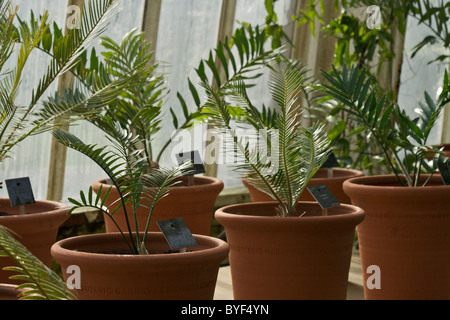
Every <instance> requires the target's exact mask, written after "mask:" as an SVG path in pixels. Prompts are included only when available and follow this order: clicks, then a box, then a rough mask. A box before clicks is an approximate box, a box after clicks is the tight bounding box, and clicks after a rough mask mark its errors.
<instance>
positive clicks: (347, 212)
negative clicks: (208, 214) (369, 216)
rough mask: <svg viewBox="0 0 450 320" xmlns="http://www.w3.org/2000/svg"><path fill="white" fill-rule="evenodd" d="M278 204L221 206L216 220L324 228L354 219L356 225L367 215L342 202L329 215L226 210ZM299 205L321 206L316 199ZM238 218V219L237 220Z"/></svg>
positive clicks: (261, 203) (242, 209) (358, 208)
mask: <svg viewBox="0 0 450 320" xmlns="http://www.w3.org/2000/svg"><path fill="white" fill-rule="evenodd" d="M277 204H278V202H277V201H267V202H250V203H242V204H234V205H230V206H226V207H223V208H219V209H218V210H217V211H216V212H215V217H216V220H217V221H218V222H219V223H223V224H227V223H233V224H234V222H231V221H234V220H236V222H235V224H236V225H240V224H243V223H244V224H246V223H250V224H253V225H255V224H256V223H257V222H260V223H261V225H270V226H271V227H276V226H284V227H292V228H298V227H299V226H301V227H305V228H308V227H309V226H313V225H317V224H321V225H323V227H324V228H328V227H331V228H333V227H334V226H336V225H337V224H339V223H346V222H350V221H353V223H354V224H355V225H357V224H359V223H360V222H361V221H362V220H363V219H364V217H365V212H364V210H363V209H361V208H360V207H357V206H354V205H351V204H341V205H340V206H338V207H333V208H329V209H328V215H327V216H303V217H279V216H275V215H273V216H271V215H270V216H261V215H254V214H249V215H247V214H239V213H232V212H226V211H227V210H241V211H245V209H246V208H249V207H252V208H253V210H255V208H256V209H257V210H258V209H259V208H261V209H263V208H267V207H274V208H275V207H276V206H277ZM299 205H303V206H306V207H308V206H309V207H311V206H313V207H316V209H317V207H319V208H320V205H319V204H318V203H317V202H314V201H299ZM237 220H238V221H237Z"/></svg>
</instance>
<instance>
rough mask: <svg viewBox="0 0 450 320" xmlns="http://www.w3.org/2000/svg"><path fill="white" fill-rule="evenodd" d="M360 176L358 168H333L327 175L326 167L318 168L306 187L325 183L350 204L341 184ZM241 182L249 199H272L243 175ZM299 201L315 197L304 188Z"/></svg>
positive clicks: (338, 198) (335, 194)
mask: <svg viewBox="0 0 450 320" xmlns="http://www.w3.org/2000/svg"><path fill="white" fill-rule="evenodd" d="M362 176H364V173H363V172H362V171H359V170H353V169H346V168H333V176H332V177H329V176H328V170H327V169H319V171H317V173H316V174H315V175H314V177H313V178H312V179H311V180H310V182H309V183H308V187H310V186H315V185H319V184H325V185H326V186H327V187H328V189H330V191H331V192H332V193H333V195H334V196H335V197H336V199H337V200H338V201H339V202H340V203H346V204H350V203H351V201H350V198H349V197H348V196H347V195H346V194H345V192H344V190H343V189H342V184H343V183H344V181H345V180H348V179H350V178H355V177H362ZM242 182H243V184H244V185H245V186H246V187H247V189H248V190H249V193H250V199H251V200H252V201H254V202H261V201H274V200H273V199H272V198H271V197H270V196H269V195H267V194H266V193H264V192H262V191H259V190H258V189H256V188H254V187H253V186H252V185H250V184H249V183H248V181H247V179H246V178H245V177H244V178H243V179H242ZM299 201H315V199H314V197H313V196H312V195H311V193H309V192H308V190H305V191H304V192H303V193H302V195H301V196H300V198H299Z"/></svg>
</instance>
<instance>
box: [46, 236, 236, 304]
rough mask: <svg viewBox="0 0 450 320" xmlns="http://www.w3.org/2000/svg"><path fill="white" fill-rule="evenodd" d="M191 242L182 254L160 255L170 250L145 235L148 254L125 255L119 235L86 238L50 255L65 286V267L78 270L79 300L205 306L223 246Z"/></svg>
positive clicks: (201, 239) (209, 239)
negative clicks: (176, 302)
mask: <svg viewBox="0 0 450 320" xmlns="http://www.w3.org/2000/svg"><path fill="white" fill-rule="evenodd" d="M194 237H195V239H196V241H197V246H194V247H189V248H188V249H187V250H188V251H187V252H186V253H165V252H166V251H167V250H169V249H170V247H169V245H168V244H167V241H166V240H165V238H164V236H163V234H162V233H157V232H155V233H149V238H148V241H147V250H148V251H149V252H150V254H149V255H130V254H126V252H128V247H127V245H126V243H125V241H124V239H123V237H122V235H121V234H120V233H107V234H94V235H85V236H78V237H73V238H68V239H65V240H62V241H59V242H57V243H55V244H54V245H53V247H52V255H53V257H54V258H55V260H56V261H57V262H58V263H59V264H60V265H61V269H62V274H63V276H64V279H65V280H66V281H67V280H68V277H69V276H70V275H71V274H67V268H68V267H69V266H72V265H75V266H78V267H79V268H80V276H81V289H80V290H75V294H76V295H77V297H78V299H80V300H197V299H199V300H210V299H213V297H214V290H215V286H216V281H217V275H218V271H219V267H220V264H221V262H222V261H223V260H224V259H225V257H226V256H227V254H228V250H229V248H228V244H227V243H226V242H224V241H222V240H220V239H217V238H213V237H209V236H202V235H194ZM120 252H122V253H120Z"/></svg>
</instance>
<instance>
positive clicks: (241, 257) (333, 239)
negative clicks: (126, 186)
mask: <svg viewBox="0 0 450 320" xmlns="http://www.w3.org/2000/svg"><path fill="white" fill-rule="evenodd" d="M277 206H278V203H277V202H254V203H246V204H239V205H231V206H227V207H224V208H221V209H219V210H217V211H216V213H215V217H216V219H217V221H218V222H219V223H220V224H222V225H223V226H224V227H225V231H226V236H227V242H228V244H229V245H230V254H229V259H230V268H231V276H232V284H233V294H234V299H237V300H241V299H242V300H316V299H320V300H326V299H328V300H344V299H346V296H347V286H348V273H349V268H350V262H351V255H352V247H353V241H354V236H355V226H356V225H357V224H359V223H360V222H361V221H362V220H363V219H364V212H363V211H362V210H361V209H360V208H357V207H354V206H351V205H346V204H343V205H341V206H339V207H334V208H329V209H328V216H322V209H321V208H320V206H319V205H318V204H317V203H314V202H299V204H298V210H297V216H294V217H279V216H277V213H276V210H275V209H276V207H277ZM304 212H306V213H305V215H304V216H302V217H300V216H298V215H302V214H303V213H304Z"/></svg>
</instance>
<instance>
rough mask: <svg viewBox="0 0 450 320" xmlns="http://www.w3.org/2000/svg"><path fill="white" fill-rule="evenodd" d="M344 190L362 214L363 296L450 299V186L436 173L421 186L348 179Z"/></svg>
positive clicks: (389, 180)
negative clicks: (377, 272) (373, 269)
mask: <svg viewBox="0 0 450 320" xmlns="http://www.w3.org/2000/svg"><path fill="white" fill-rule="evenodd" d="M428 177H429V176H428V175H427V176H423V177H422V182H424V181H425V179H427V178H428ZM344 190H345V192H347V194H348V195H349V196H350V198H351V199H352V203H353V204H354V205H356V206H358V207H361V208H362V209H363V210H364V211H365V213H366V219H365V220H364V221H363V222H362V223H361V224H360V225H359V226H358V228H357V231H358V240H359V249H360V255H361V265H362V274H363V276H364V284H365V286H364V295H365V298H366V299H383V300H385V299H389V300H394V299H397V300H398V299H401V300H403V299H406V300H415V299H419V300H422V299H450V205H449V199H450V186H444V185H443V182H442V179H441V177H440V176H439V175H435V176H433V178H432V179H431V180H430V182H429V183H428V185H427V186H426V187H402V186H400V184H399V183H398V181H397V178H396V177H395V176H389V175H388V176H370V177H362V178H355V179H351V180H348V181H346V182H345V183H344ZM370 266H377V267H379V274H378V275H376V274H375V273H374V271H372V270H370V272H368V268H369V267H370ZM377 277H378V279H377ZM368 280H369V283H370V286H368V285H367V284H368V282H367V281H368ZM377 281H378V283H379V284H380V285H381V287H380V289H377V288H376V287H374V284H376V282H377Z"/></svg>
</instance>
